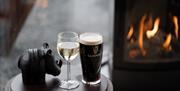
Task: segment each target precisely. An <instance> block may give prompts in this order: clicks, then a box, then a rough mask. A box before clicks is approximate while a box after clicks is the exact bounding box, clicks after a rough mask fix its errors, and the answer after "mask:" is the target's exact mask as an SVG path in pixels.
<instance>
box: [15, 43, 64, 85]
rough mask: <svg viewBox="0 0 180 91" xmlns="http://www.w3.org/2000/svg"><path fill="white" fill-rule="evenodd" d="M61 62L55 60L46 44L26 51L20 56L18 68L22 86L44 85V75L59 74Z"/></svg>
mask: <svg viewBox="0 0 180 91" xmlns="http://www.w3.org/2000/svg"><path fill="white" fill-rule="evenodd" d="M61 66H62V61H61V60H55V58H54V56H53V55H52V50H51V49H49V45H48V44H47V43H44V44H43V47H42V48H40V49H28V50H26V51H25V52H24V54H23V55H21V56H20V58H19V61H18V67H19V68H20V69H21V71H22V78H23V83H24V85H41V84H45V74H46V73H47V74H51V75H53V76H57V75H59V74H60V72H61V69H60V67H61Z"/></svg>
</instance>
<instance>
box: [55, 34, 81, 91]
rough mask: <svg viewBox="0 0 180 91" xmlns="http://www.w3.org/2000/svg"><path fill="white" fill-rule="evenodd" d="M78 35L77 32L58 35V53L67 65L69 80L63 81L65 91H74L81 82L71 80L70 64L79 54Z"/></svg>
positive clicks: (62, 86) (62, 85)
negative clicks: (71, 90)
mask: <svg viewBox="0 0 180 91" xmlns="http://www.w3.org/2000/svg"><path fill="white" fill-rule="evenodd" d="M78 39H79V38H78V34H77V33H75V32H61V33H59V34H58V40H57V51H58V54H59V56H60V57H61V58H62V59H63V60H65V61H66V63H67V79H66V80H62V81H61V85H60V87H61V88H63V89H68V90H69V89H74V88H77V87H78V86H79V82H78V81H76V80H72V79H71V70H70V69H71V65H70V62H71V61H72V60H73V59H75V58H76V57H77V55H78V54H79V42H78Z"/></svg>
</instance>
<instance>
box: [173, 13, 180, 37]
mask: <svg viewBox="0 0 180 91" xmlns="http://www.w3.org/2000/svg"><path fill="white" fill-rule="evenodd" d="M173 23H174V26H175V35H176V38H177V39H178V37H179V36H178V30H179V26H178V18H177V16H173Z"/></svg>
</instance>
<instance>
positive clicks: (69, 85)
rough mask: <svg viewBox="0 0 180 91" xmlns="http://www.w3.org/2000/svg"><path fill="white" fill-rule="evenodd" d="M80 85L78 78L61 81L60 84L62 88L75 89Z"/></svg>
mask: <svg viewBox="0 0 180 91" xmlns="http://www.w3.org/2000/svg"><path fill="white" fill-rule="evenodd" d="M78 86H79V82H78V81H76V80H69V81H61V85H60V86H59V87H60V88H62V89H67V90H70V89H75V88H77V87H78Z"/></svg>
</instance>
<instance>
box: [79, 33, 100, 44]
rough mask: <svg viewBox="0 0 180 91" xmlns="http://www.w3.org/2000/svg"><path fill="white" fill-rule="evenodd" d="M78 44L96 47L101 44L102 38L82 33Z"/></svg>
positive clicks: (93, 34) (95, 34) (94, 34)
mask: <svg viewBox="0 0 180 91" xmlns="http://www.w3.org/2000/svg"><path fill="white" fill-rule="evenodd" d="M79 42H80V43H82V44H85V45H98V44H101V43H102V42H103V37H102V36H101V35H100V34H97V33H83V34H81V35H80V37H79Z"/></svg>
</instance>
